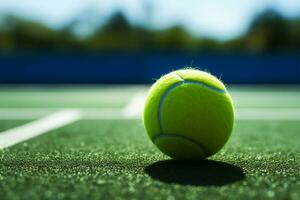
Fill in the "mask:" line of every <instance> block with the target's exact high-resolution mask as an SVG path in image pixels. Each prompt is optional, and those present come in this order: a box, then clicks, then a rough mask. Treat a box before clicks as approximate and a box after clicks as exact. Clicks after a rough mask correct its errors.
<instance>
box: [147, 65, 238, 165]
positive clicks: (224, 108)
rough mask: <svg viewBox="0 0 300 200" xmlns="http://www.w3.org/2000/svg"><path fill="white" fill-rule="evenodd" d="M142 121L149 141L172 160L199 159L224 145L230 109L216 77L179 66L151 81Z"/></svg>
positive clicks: (231, 108) (228, 101) (229, 125)
mask: <svg viewBox="0 0 300 200" xmlns="http://www.w3.org/2000/svg"><path fill="white" fill-rule="evenodd" d="M143 121H144V125H145V128H146V131H147V133H148V135H149V137H150V139H151V141H152V142H153V143H154V144H155V145H156V146H157V147H158V148H159V149H160V150H161V151H162V152H163V153H165V154H166V155H168V156H170V157H172V158H174V159H180V160H199V159H204V158H206V157H209V156H211V155H213V154H215V153H216V152H218V151H219V150H220V149H221V148H222V147H223V146H224V145H225V143H226V142H227V140H228V138H229V137H230V134H231V131H232V127H233V122H234V110H233V104H232V100H231V97H230V95H229V94H228V92H227V90H226V88H225V86H224V84H223V83H222V82H221V81H220V80H218V79H217V78H216V77H214V76H213V75H211V74H209V73H206V72H203V71H200V70H195V69H183V70H177V71H173V72H171V73H169V74H167V75H165V76H163V77H161V78H160V79H159V80H158V81H156V83H154V84H153V86H152V87H151V89H150V91H149V93H148V96H147V99H146V102H145V107H144V119H143Z"/></svg>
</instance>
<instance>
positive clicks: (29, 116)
mask: <svg viewBox="0 0 300 200" xmlns="http://www.w3.org/2000/svg"><path fill="white" fill-rule="evenodd" d="M144 99H145V96H144V95H142V94H137V95H136V96H134V98H133V99H132V100H131V101H130V103H128V104H127V106H125V108H74V109H73V110H78V111H80V113H81V119H85V120H130V119H132V120H136V119H140V118H141V117H142V112H143V105H144ZM57 110H58V108H56V109H52V108H49V109H47V108H32V109H31V108H20V109H17V108H13V109H10V108H0V120H22V119H26V120H35V119H39V118H41V117H44V116H47V115H49V114H50V113H53V112H55V111H57ZM235 119H236V120H248V121H252V120H278V121H285V120H300V108H236V109H235Z"/></svg>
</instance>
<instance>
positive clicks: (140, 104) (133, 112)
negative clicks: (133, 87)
mask: <svg viewBox="0 0 300 200" xmlns="http://www.w3.org/2000/svg"><path fill="white" fill-rule="evenodd" d="M145 99H146V93H145V92H144V91H143V92H138V93H137V94H136V95H135V96H134V97H133V98H132V99H131V101H130V102H129V103H128V104H127V106H125V108H124V109H123V110H122V116H123V117H124V118H129V119H130V118H133V119H136V118H140V116H142V112H143V108H144V103H145Z"/></svg>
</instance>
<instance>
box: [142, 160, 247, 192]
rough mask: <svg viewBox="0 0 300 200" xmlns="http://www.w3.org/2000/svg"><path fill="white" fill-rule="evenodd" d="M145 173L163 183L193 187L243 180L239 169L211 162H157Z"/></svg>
mask: <svg viewBox="0 0 300 200" xmlns="http://www.w3.org/2000/svg"><path fill="white" fill-rule="evenodd" d="M145 172H146V173H147V174H148V175H149V176H150V177H152V178H153V179H156V180H159V181H162V182H165V183H176V184H181V185H195V186H222V185H226V184H230V183H234V182H237V181H241V180H243V179H244V178H245V174H244V172H243V170H242V169H241V168H240V167H238V166H235V165H232V164H229V163H224V162H220V161H211V160H202V161H197V162H196V161H195V162H186V161H176V160H165V161H159V162H156V163H153V164H151V165H149V166H147V167H146V168H145Z"/></svg>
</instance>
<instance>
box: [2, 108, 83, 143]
mask: <svg viewBox="0 0 300 200" xmlns="http://www.w3.org/2000/svg"><path fill="white" fill-rule="evenodd" d="M80 118H81V115H80V111H78V110H62V111H59V112H56V113H54V114H51V115H49V116H46V117H44V118H42V119H39V120H36V121H33V122H30V123H27V124H25V125H22V126H19V127H16V128H13V129H9V130H7V131H4V132H1V133H0V149H3V148H7V147H10V146H12V145H15V144H18V143H20V142H23V141H26V140H28V139H31V138H34V137H36V136H38V135H41V134H44V133H46V132H48V131H51V130H53V129H56V128H60V127H63V126H65V125H67V124H70V123H73V122H75V121H77V120H79V119H80Z"/></svg>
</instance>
